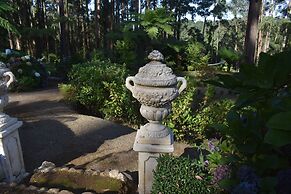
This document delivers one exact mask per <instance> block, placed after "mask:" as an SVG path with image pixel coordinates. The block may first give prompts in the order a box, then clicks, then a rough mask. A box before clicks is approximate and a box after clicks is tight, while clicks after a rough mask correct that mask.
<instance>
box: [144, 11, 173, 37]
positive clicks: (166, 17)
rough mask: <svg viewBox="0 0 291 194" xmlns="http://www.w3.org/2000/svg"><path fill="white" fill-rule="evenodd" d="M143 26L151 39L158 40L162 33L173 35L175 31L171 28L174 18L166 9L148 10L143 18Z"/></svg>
mask: <svg viewBox="0 0 291 194" xmlns="http://www.w3.org/2000/svg"><path fill="white" fill-rule="evenodd" d="M140 17H141V22H140V24H141V26H142V27H144V29H145V31H146V32H147V34H148V36H149V37H150V38H151V39H157V38H159V37H160V36H161V34H162V33H166V34H168V35H173V34H174V31H173V28H172V26H171V22H173V21H174V17H173V16H172V15H171V14H170V13H169V12H167V11H166V9H164V8H158V9H156V10H146V12H145V14H142V15H141V16H140Z"/></svg>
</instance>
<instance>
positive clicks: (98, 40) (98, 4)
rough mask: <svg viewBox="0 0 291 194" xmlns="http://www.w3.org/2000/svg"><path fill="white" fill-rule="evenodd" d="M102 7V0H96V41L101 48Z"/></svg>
mask: <svg viewBox="0 0 291 194" xmlns="http://www.w3.org/2000/svg"><path fill="white" fill-rule="evenodd" d="M100 11H101V9H100V0H95V22H96V23H95V25H96V29H95V30H96V31H95V43H96V48H97V49H98V48H100V47H101V45H100V21H101V20H100V17H101V16H100V14H101V12H100Z"/></svg>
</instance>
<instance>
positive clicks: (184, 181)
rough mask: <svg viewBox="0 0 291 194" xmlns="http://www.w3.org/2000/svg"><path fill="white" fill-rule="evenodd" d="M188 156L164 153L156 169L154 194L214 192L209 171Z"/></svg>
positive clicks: (210, 193) (211, 193)
mask: <svg viewBox="0 0 291 194" xmlns="http://www.w3.org/2000/svg"><path fill="white" fill-rule="evenodd" d="M204 170H205V169H204V168H202V167H201V166H200V165H197V164H196V163H195V161H193V160H190V159H189V158H186V157H174V156H170V155H164V156H161V157H159V158H158V165H157V168H156V170H155V171H154V182H153V187H152V192H151V193H152V194H213V193H217V192H215V190H214V188H213V187H212V186H211V185H210V184H209V183H210V180H209V177H208V175H207V172H205V171H204Z"/></svg>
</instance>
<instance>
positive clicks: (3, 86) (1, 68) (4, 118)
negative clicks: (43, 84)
mask: <svg viewBox="0 0 291 194" xmlns="http://www.w3.org/2000/svg"><path fill="white" fill-rule="evenodd" d="M14 81H15V77H14V75H13V73H12V72H11V71H10V70H9V69H8V68H7V67H6V65H5V64H4V63H2V62H0V128H2V127H3V125H4V124H5V125H7V124H9V123H10V120H11V119H12V118H10V117H9V116H8V115H6V114H5V113H3V109H4V107H5V106H6V105H7V104H8V94H7V91H8V87H9V86H10V84H11V83H12V82H14ZM13 122H15V121H13ZM0 130H1V129H0Z"/></svg>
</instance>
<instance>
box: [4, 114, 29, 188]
mask: <svg viewBox="0 0 291 194" xmlns="http://www.w3.org/2000/svg"><path fill="white" fill-rule="evenodd" d="M11 121H14V122H13V123H12V122H10V123H9V125H2V127H1V131H0V179H1V180H2V181H5V182H19V181H21V180H22V179H23V178H24V177H25V176H26V175H27V173H25V168H24V162H23V156H22V149H21V145H20V139H19V134H18V128H19V127H20V126H21V125H22V122H21V121H17V119H15V118H11Z"/></svg>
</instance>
